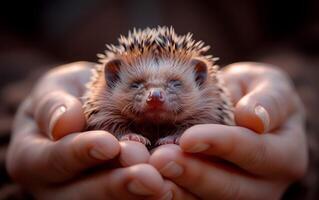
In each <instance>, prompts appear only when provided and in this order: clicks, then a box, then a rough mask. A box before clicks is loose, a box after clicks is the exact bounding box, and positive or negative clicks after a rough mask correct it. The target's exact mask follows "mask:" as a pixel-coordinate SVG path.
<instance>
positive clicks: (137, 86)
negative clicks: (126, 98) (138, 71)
mask: <svg viewBox="0 0 319 200" xmlns="http://www.w3.org/2000/svg"><path fill="white" fill-rule="evenodd" d="M141 87H143V81H135V82H133V83H131V85H130V88H131V89H140V88H141Z"/></svg>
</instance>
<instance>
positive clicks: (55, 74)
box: [30, 62, 93, 140]
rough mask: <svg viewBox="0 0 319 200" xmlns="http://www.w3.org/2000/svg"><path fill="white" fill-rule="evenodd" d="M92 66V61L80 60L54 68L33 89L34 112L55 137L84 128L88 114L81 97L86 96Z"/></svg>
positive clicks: (55, 138)
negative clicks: (85, 111)
mask: <svg viewBox="0 0 319 200" xmlns="http://www.w3.org/2000/svg"><path fill="white" fill-rule="evenodd" d="M92 66H93V64H92V63H88V62H76V63H71V64H68V65H63V66H61V67H58V68H54V69H53V70H51V71H50V72H48V73H47V74H46V75H45V76H44V77H43V78H42V79H41V80H40V81H39V83H38V84H37V87H35V89H34V91H33V92H32V94H31V100H32V105H31V112H30V113H31V114H32V115H33V116H35V118H36V120H37V122H38V125H39V126H40V128H41V131H42V132H43V133H46V134H47V135H48V136H49V137H50V138H51V139H54V140H57V139H60V138H61V137H63V136H65V135H66V134H68V133H72V132H79V131H81V130H83V128H84V126H85V117H84V114H83V110H82V104H81V102H80V101H79V98H80V97H81V96H83V93H84V91H85V84H86V83H87V82H88V81H89V78H90V75H91V68H92Z"/></svg>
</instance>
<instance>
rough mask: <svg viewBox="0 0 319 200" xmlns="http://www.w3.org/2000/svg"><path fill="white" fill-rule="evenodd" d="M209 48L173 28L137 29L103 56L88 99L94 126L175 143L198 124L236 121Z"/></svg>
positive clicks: (144, 140)
mask: <svg viewBox="0 0 319 200" xmlns="http://www.w3.org/2000/svg"><path fill="white" fill-rule="evenodd" d="M208 49H209V46H205V45H204V43H203V42H202V41H198V42H196V41H194V40H193V39H192V34H190V33H188V34H187V35H177V34H176V33H175V31H174V29H173V28H172V27H170V28H168V27H158V28H153V29H150V28H147V29H145V30H135V29H134V30H133V32H129V34H128V36H127V37H124V36H121V37H120V38H119V44H118V45H117V46H115V45H107V50H105V54H98V56H99V58H100V60H99V61H100V64H98V65H97V66H96V67H95V68H94V69H93V75H92V78H91V81H90V83H89V84H88V85H87V91H86V94H85V95H84V97H83V101H84V104H83V108H84V113H85V116H86V118H87V124H88V129H89V130H97V129H99V130H105V131H108V132H110V133H112V134H113V135H114V136H116V137H117V138H118V139H119V140H133V141H138V142H141V143H143V144H145V145H148V146H150V147H151V146H158V145H162V144H169V143H175V144H178V140H179V138H180V136H181V135H182V134H183V132H184V131H185V130H186V129H187V128H189V127H191V126H193V125H196V124H225V125H234V124H235V122H234V115H233V106H232V104H231V101H230V99H229V97H228V95H227V91H226V89H225V88H224V86H223V84H222V80H220V79H221V78H220V76H219V70H218V66H217V65H215V64H214V62H215V60H216V59H215V58H214V57H213V56H211V55H205V53H206V52H207V50H208Z"/></svg>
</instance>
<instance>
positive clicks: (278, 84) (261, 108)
mask: <svg viewBox="0 0 319 200" xmlns="http://www.w3.org/2000/svg"><path fill="white" fill-rule="evenodd" d="M295 99H296V97H295V94H294V93H293V92H292V89H291V87H289V86H288V85H287V84H286V85H285V84H284V82H283V81H276V80H266V81H262V82H259V83H256V84H255V86H254V87H253V88H251V89H250V90H249V91H247V94H246V95H245V96H244V97H242V98H241V99H240V100H239V102H238V103H237V104H236V107H235V119H236V123H237V124H238V125H240V126H244V127H247V128H250V129H252V130H254V131H256V132H258V133H264V132H267V131H270V130H273V129H274V128H277V127H279V126H280V125H281V124H282V123H283V121H285V120H286V118H287V117H288V116H289V115H290V114H291V113H292V111H293V109H294V105H295V104H294V103H295V102H294V101H295Z"/></svg>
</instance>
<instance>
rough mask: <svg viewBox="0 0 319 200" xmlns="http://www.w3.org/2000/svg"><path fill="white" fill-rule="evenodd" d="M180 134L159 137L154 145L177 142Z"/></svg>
mask: <svg viewBox="0 0 319 200" xmlns="http://www.w3.org/2000/svg"><path fill="white" fill-rule="evenodd" d="M179 139H180V135H169V136H166V137H164V138H160V139H158V140H157V142H156V143H155V146H160V145H164V144H179Z"/></svg>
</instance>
